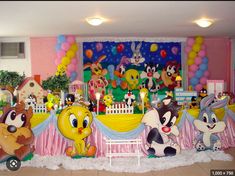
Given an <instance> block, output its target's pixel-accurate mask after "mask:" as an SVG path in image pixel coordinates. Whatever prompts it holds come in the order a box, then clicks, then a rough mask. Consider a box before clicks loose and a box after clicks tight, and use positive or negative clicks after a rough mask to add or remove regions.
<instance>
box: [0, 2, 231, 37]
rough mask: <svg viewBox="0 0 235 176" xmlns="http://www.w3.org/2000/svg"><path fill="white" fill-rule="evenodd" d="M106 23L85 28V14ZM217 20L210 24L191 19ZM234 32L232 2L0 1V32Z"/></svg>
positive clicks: (153, 34)
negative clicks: (208, 25) (103, 19)
mask: <svg viewBox="0 0 235 176" xmlns="http://www.w3.org/2000/svg"><path fill="white" fill-rule="evenodd" d="M95 15H101V16H102V17H104V18H107V19H108V21H107V22H106V23H104V24H103V25H101V26H98V27H94V26H90V25H89V24H87V23H86V22H85V18H86V17H91V16H95ZM200 17H208V18H212V19H214V20H216V23H215V24H214V25H212V26H211V27H209V28H199V27H198V26H196V25H195V24H194V23H192V21H194V20H196V19H198V18H200ZM59 34H76V35H79V36H84V37H86V36H117V37H124V36H129V37H131V36H132V37H133V36H140V37H187V36H195V35H203V36H208V37H210V36H219V37H221V36H226V37H234V36H235V2H229V1H227V2H224V1H214V2H213V1H206V2H205V1H201V2H197V1H191V2H190V1H186V2H183V1H165V2H164V1H155V2H154V1H136V2H134V1H126V2H125V1H113V2H111V1H110V2H105V1H99V2H98V1H90V2H89V1H77V2H76V1H57V2H54V1H48V2H46V1H45V2H43V1H35V2H34V1H31V2H27V1H1V2H0V36H55V35H59Z"/></svg>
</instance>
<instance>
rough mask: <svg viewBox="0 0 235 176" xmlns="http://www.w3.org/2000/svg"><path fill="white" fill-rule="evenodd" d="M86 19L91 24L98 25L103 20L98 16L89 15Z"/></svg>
mask: <svg viewBox="0 0 235 176" xmlns="http://www.w3.org/2000/svg"><path fill="white" fill-rule="evenodd" d="M86 21H87V22H88V23H89V24H90V25H92V26H99V25H101V24H102V23H103V22H104V19H103V18H100V17H91V18H87V19H86Z"/></svg>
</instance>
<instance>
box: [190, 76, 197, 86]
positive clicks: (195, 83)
mask: <svg viewBox="0 0 235 176" xmlns="http://www.w3.org/2000/svg"><path fill="white" fill-rule="evenodd" d="M190 83H191V85H192V86H196V85H197V84H198V83H199V79H198V78H196V77H193V78H191V79H190Z"/></svg>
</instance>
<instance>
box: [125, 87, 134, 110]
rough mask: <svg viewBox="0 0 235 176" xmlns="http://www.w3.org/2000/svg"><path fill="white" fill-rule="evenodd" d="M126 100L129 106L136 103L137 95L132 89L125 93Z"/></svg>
mask: <svg viewBox="0 0 235 176" xmlns="http://www.w3.org/2000/svg"><path fill="white" fill-rule="evenodd" d="M123 101H124V102H126V105H127V106H133V105H134V103H135V95H134V94H133V93H132V91H131V90H128V92H127V93H126V94H125V95H124V100H123Z"/></svg>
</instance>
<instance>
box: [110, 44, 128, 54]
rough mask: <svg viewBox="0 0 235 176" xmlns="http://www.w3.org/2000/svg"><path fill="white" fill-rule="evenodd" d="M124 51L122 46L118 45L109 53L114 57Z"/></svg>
mask: <svg viewBox="0 0 235 176" xmlns="http://www.w3.org/2000/svg"><path fill="white" fill-rule="evenodd" d="M124 49H125V46H124V44H122V43H119V44H117V45H116V46H113V47H112V49H111V51H112V54H113V55H116V54H117V53H121V52H122V51H123V50H124Z"/></svg>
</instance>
